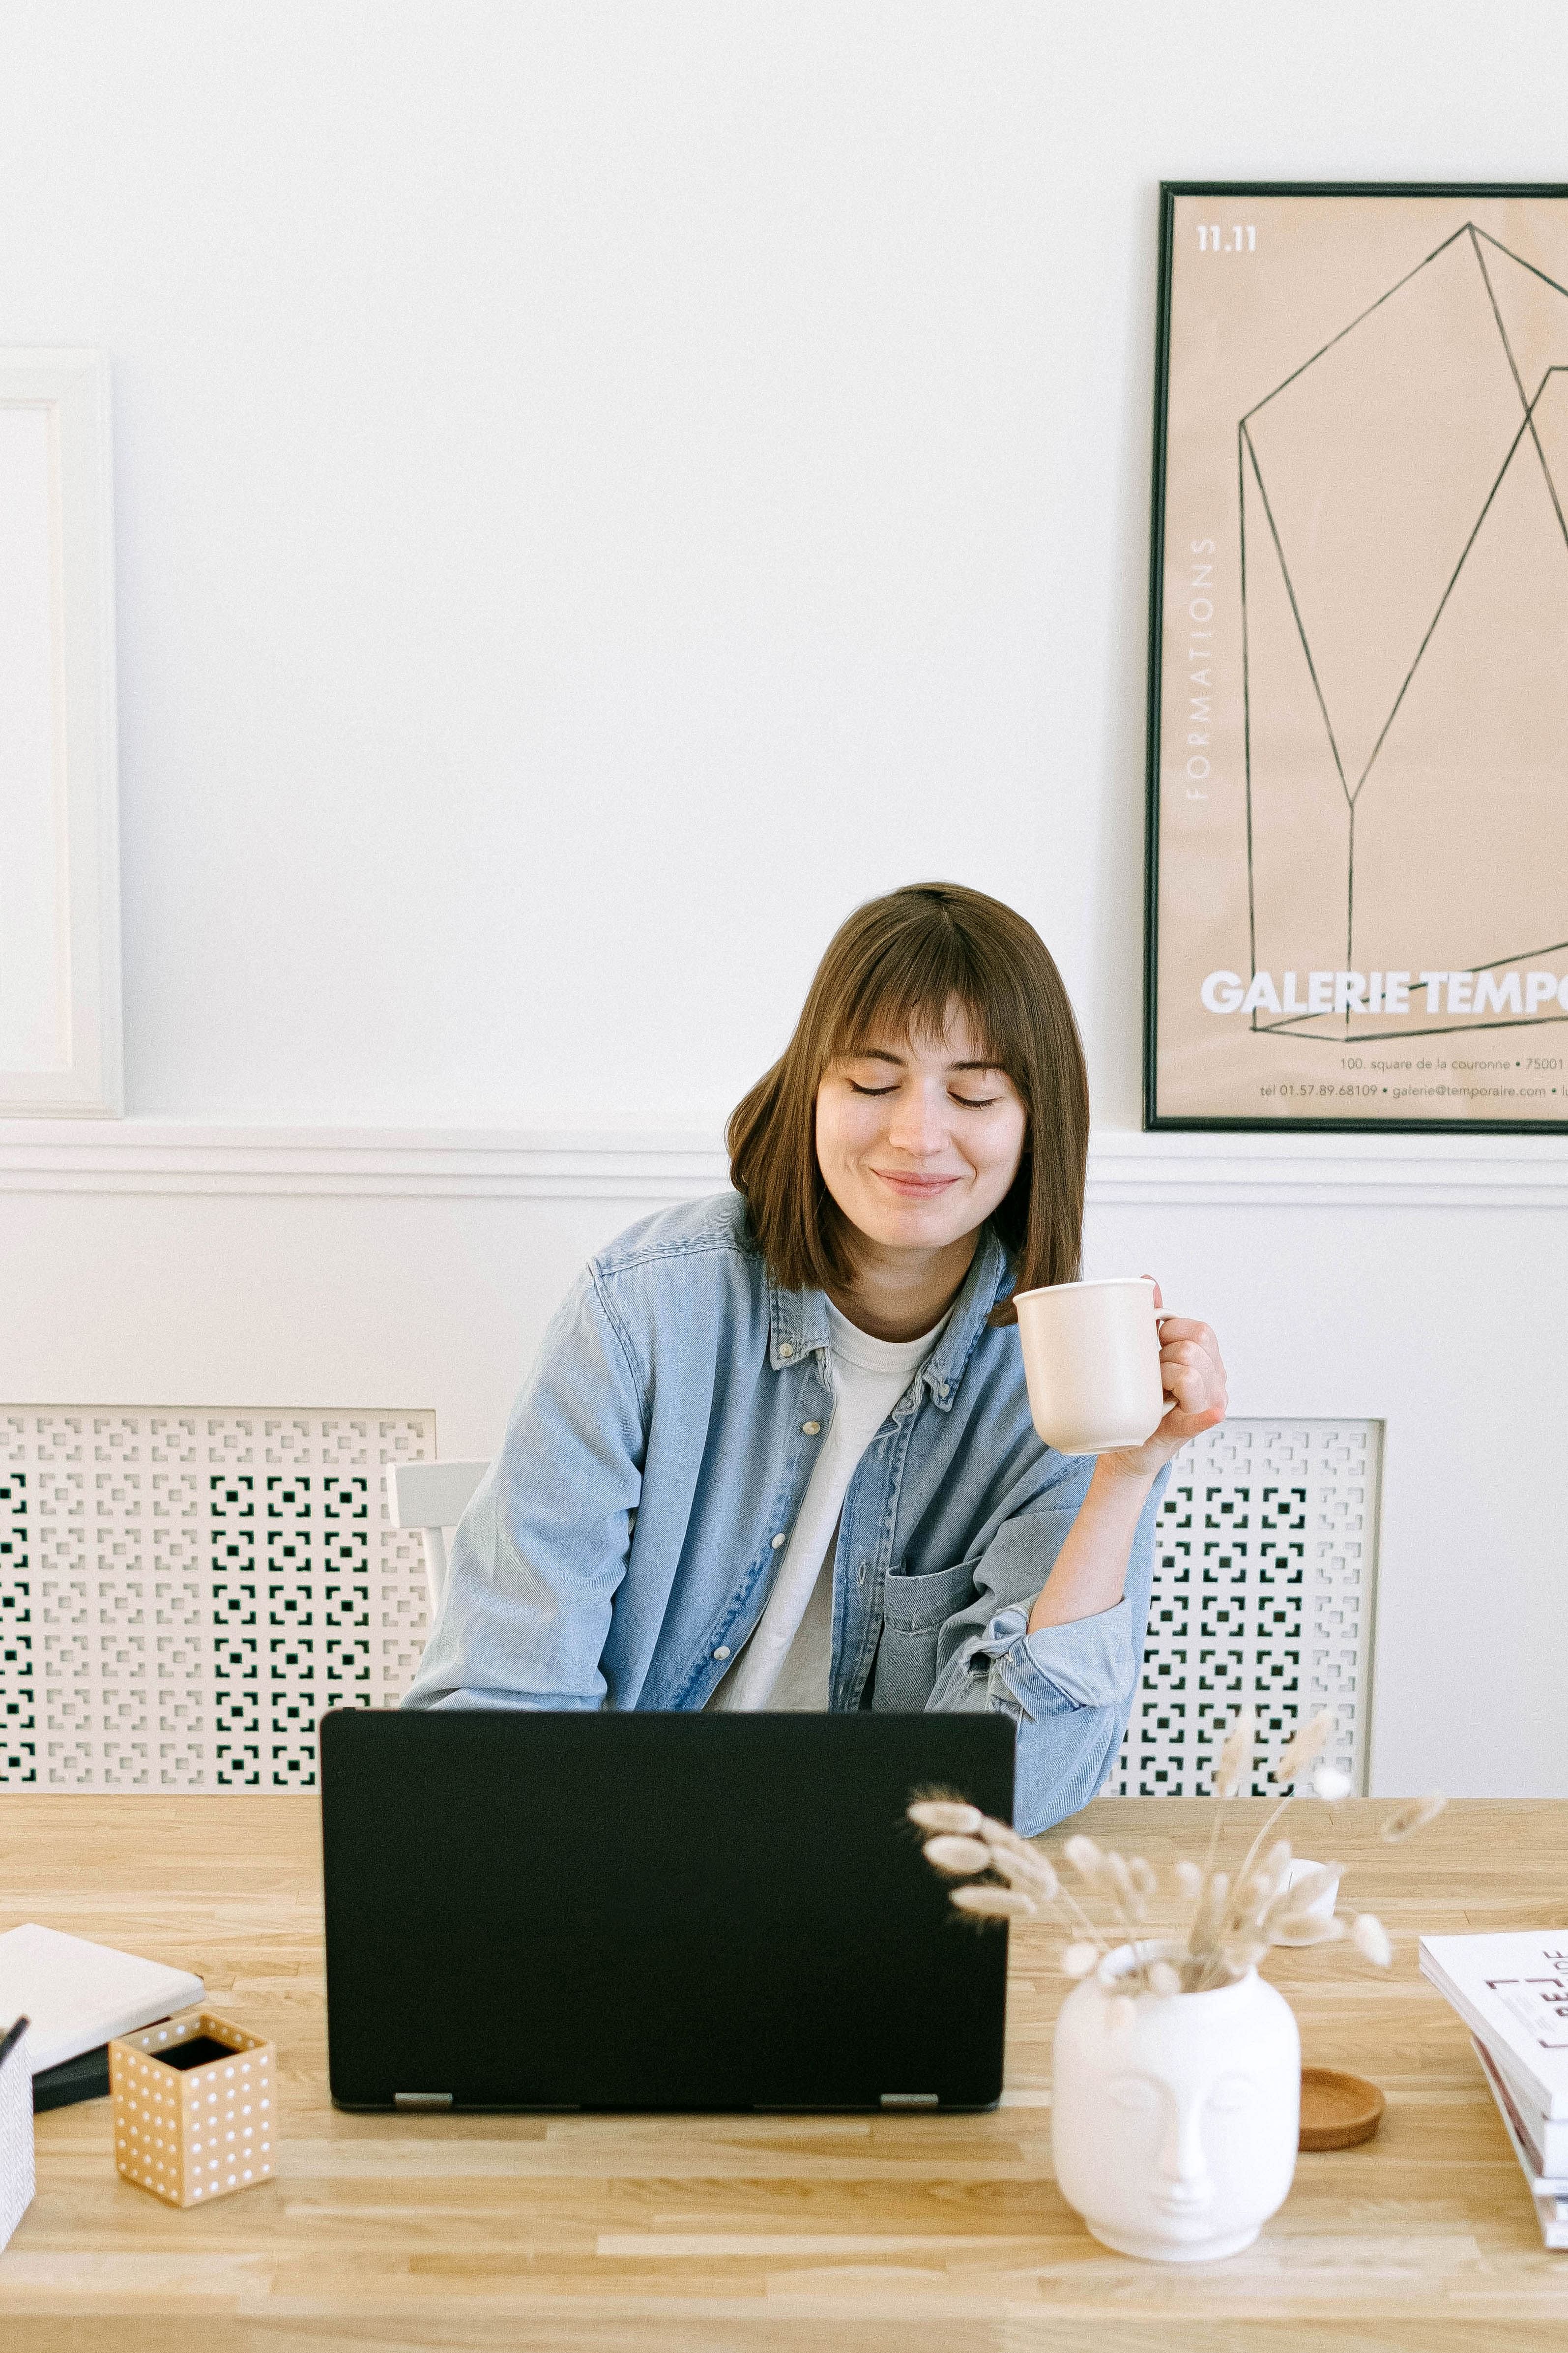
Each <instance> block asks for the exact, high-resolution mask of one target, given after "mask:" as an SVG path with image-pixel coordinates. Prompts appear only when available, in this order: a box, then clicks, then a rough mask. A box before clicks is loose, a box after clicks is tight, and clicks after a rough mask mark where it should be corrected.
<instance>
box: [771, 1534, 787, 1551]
mask: <svg viewBox="0 0 1568 2353" xmlns="http://www.w3.org/2000/svg"><path fill="white" fill-rule="evenodd" d="M783 1542H784V1538H783V1536H774V1538H773V1550H774V1551H775V1552H777V1550H778V1548H779V1546H780V1545H782V1544H783Z"/></svg>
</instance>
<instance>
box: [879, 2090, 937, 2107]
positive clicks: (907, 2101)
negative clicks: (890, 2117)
mask: <svg viewBox="0 0 1568 2353" xmlns="http://www.w3.org/2000/svg"><path fill="white" fill-rule="evenodd" d="M882 2105H883V2106H884V2107H885V2108H934V2107H936V2106H938V2105H940V2096H939V2094H937V2093H935V2092H884V2093H883V2094H882Z"/></svg>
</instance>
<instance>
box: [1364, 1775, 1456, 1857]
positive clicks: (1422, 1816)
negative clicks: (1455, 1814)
mask: <svg viewBox="0 0 1568 2353" xmlns="http://www.w3.org/2000/svg"><path fill="white" fill-rule="evenodd" d="M1447 1802H1448V1800H1447V1798H1445V1797H1444V1796H1443V1794H1442V1792H1441V1790H1439V1789H1434V1790H1433V1791H1432V1792H1431V1794H1430V1795H1429V1796H1427V1797H1425V1798H1412V1799H1410V1801H1409V1803H1408V1804H1407V1805H1403V1806H1400V1807H1399V1808H1398V1809H1397V1810H1395V1811H1394V1813H1392V1814H1390V1815H1389V1817H1388V1819H1387V1820H1386V1821H1385V1822H1384V1824H1383V1826H1382V1828H1381V1829H1380V1830H1379V1831H1378V1833H1377V1834H1378V1837H1379V1838H1381V1839H1386V1840H1387V1841H1388V1843H1389V1845H1390V1846H1393V1845H1394V1843H1395V1842H1396V1841H1398V1840H1400V1839H1407V1838H1408V1837H1409V1836H1410V1834H1411V1832H1412V1831H1424V1830H1425V1829H1426V1825H1427V1823H1428V1822H1435V1821H1436V1819H1437V1817H1438V1815H1439V1814H1440V1813H1441V1812H1442V1810H1443V1809H1444V1807H1445V1806H1446V1805H1447Z"/></svg>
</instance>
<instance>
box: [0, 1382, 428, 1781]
mask: <svg viewBox="0 0 1568 2353" xmlns="http://www.w3.org/2000/svg"><path fill="white" fill-rule="evenodd" d="M435 1451H436V1418H435V1416H434V1414H431V1413H259V1412H258V1413H243V1412H232V1411H223V1412H217V1411H213V1410H211V1409H205V1408H195V1407H193V1408H178V1409H167V1410H163V1411H144V1412H143V1411H136V1410H132V1409H120V1408H111V1407H98V1406H58V1407H54V1408H51V1409H41V1410H40V1409H32V1408H27V1409H23V1408H11V1409H5V1410H0V1787H8V1788H40V1789H309V1788H314V1787H315V1782H316V1719H317V1717H318V1716H319V1715H321V1712H322V1711H323V1709H325V1708H327V1707H331V1706H339V1705H342V1704H346V1703H347V1702H349V1701H358V1702H360V1703H362V1704H364V1705H366V1706H375V1705H381V1706H385V1705H388V1704H391V1703H393V1702H394V1701H395V1700H396V1699H398V1698H399V1697H400V1696H401V1694H402V1693H403V1692H404V1690H405V1688H406V1686H407V1684H408V1683H409V1682H410V1680H411V1679H412V1677H413V1673H414V1669H415V1666H416V1663H417V1661H418V1658H419V1653H420V1651H421V1649H422V1648H423V1645H424V1641H425V1614H426V1605H425V1574H424V1567H423V1553H422V1550H421V1546H420V1539H419V1537H418V1535H417V1534H412V1535H410V1534H405V1533H401V1532H400V1531H398V1530H397V1529H395V1528H393V1527H391V1526H389V1525H388V1524H387V1517H386V1504H385V1499H384V1495H383V1493H382V1482H381V1466H382V1464H383V1463H384V1462H387V1461H419V1460H421V1459H425V1458H428V1457H430V1456H433V1455H434V1453H435Z"/></svg>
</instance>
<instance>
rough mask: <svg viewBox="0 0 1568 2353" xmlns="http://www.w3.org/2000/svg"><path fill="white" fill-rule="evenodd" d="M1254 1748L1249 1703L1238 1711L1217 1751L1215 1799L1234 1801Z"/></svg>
mask: <svg viewBox="0 0 1568 2353" xmlns="http://www.w3.org/2000/svg"><path fill="white" fill-rule="evenodd" d="M1257 1745H1258V1717H1257V1715H1256V1713H1255V1711H1254V1709H1253V1708H1252V1707H1251V1705H1250V1704H1248V1705H1247V1706H1245V1707H1241V1708H1238V1709H1237V1713H1236V1715H1235V1716H1234V1717H1233V1719H1232V1721H1231V1727H1230V1730H1229V1731H1228V1732H1227V1733H1226V1736H1225V1746H1224V1747H1223V1748H1222V1749H1221V1750H1220V1752H1219V1763H1218V1764H1217V1765H1216V1766H1215V1776H1214V1786H1215V1797H1217V1798H1234V1797H1235V1795H1236V1793H1237V1790H1238V1789H1239V1788H1240V1787H1241V1785H1242V1783H1243V1781H1245V1779H1246V1778H1247V1767H1248V1766H1249V1765H1250V1764H1251V1762H1252V1752H1253V1749H1254V1748H1255V1747H1256V1746H1257Z"/></svg>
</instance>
